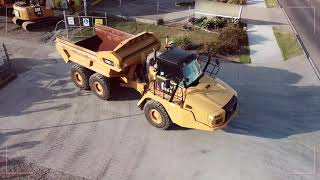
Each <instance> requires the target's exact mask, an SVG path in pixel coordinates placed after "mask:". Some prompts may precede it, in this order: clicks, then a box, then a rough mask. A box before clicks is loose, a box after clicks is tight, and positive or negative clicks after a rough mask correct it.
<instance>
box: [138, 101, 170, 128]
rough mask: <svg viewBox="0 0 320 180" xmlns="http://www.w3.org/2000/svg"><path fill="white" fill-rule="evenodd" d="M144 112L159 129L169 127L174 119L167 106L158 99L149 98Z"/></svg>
mask: <svg viewBox="0 0 320 180" xmlns="http://www.w3.org/2000/svg"><path fill="white" fill-rule="evenodd" d="M144 114H145V116H146V118H147V120H148V121H149V123H150V124H151V125H153V126H154V127H157V128H159V129H163V130H165V129H168V128H169V127H170V126H171V125H172V121H171V119H170V117H169V115H168V113H167V111H166V110H165V108H164V107H163V106H162V105H161V104H160V103H159V102H156V101H153V100H149V101H148V102H147V103H146V104H145V106H144Z"/></svg>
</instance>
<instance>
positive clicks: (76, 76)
mask: <svg viewBox="0 0 320 180" xmlns="http://www.w3.org/2000/svg"><path fill="white" fill-rule="evenodd" d="M74 79H75V81H76V82H77V84H79V85H83V78H82V76H81V74H80V73H78V72H76V73H74Z"/></svg>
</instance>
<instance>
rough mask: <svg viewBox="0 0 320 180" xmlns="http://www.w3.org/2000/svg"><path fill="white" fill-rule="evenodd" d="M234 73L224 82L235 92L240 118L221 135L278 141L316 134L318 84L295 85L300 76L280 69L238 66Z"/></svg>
mask: <svg viewBox="0 0 320 180" xmlns="http://www.w3.org/2000/svg"><path fill="white" fill-rule="evenodd" d="M236 70H237V73H236V74H238V75H237V76H235V78H234V79H233V80H232V81H230V80H231V79H229V80H228V79H227V77H225V79H226V81H230V82H229V84H230V85H231V86H232V87H233V88H234V89H236V90H237V91H238V95H239V102H240V114H239V116H238V117H236V118H235V119H234V120H233V121H231V122H230V123H229V127H228V128H226V129H224V131H226V132H230V133H236V134H243V135H249V136H257V137H264V138H272V139H279V138H285V137H288V136H291V135H296V134H302V133H310V132H314V131H319V130H320V122H319V117H320V111H319V107H320V86H319V82H315V83H312V82H311V83H308V84H306V85H299V84H298V83H299V82H301V81H302V78H303V77H302V76H301V75H299V74H296V73H294V72H289V71H287V70H282V69H275V68H267V67H253V66H243V65H240V66H237V69H236ZM226 73H228V72H226ZM309 84H311V85H309ZM313 84H314V85H313Z"/></svg>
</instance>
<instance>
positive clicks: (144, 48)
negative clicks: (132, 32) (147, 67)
mask: <svg viewBox="0 0 320 180" xmlns="http://www.w3.org/2000/svg"><path fill="white" fill-rule="evenodd" d="M159 49H160V41H159V40H158V38H156V37H155V36H154V35H153V34H152V33H147V32H143V33H140V34H138V35H136V36H134V37H131V38H129V39H127V40H125V41H122V42H121V43H120V44H119V45H118V46H117V47H116V48H115V49H114V52H115V53H117V55H118V56H119V57H121V59H122V67H125V66H129V65H131V64H136V63H140V62H141V61H145V60H146V58H147V56H148V54H150V53H151V52H152V51H154V50H155V51H157V50H159Z"/></svg>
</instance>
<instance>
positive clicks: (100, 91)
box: [89, 73, 111, 100]
mask: <svg viewBox="0 0 320 180" xmlns="http://www.w3.org/2000/svg"><path fill="white" fill-rule="evenodd" d="M89 84H90V88H91V91H92V92H93V93H94V94H95V95H96V96H98V97H99V98H100V99H103V100H110V99H111V93H110V79H108V78H106V77H104V76H103V75H101V74H99V73H95V74H93V75H92V76H91V77H90V79H89Z"/></svg>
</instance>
